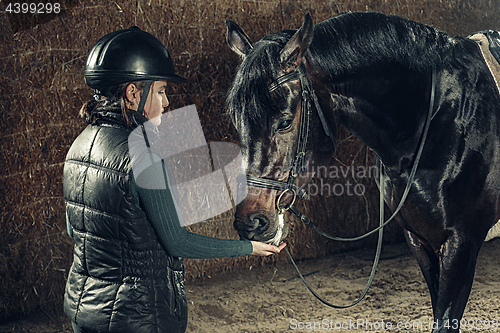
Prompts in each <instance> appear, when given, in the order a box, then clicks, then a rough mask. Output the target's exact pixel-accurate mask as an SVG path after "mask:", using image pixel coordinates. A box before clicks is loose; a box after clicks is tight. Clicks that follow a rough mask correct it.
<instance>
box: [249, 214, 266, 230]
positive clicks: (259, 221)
mask: <svg viewBox="0 0 500 333" xmlns="http://www.w3.org/2000/svg"><path fill="white" fill-rule="evenodd" d="M249 220H250V222H251V225H252V229H253V230H254V231H260V232H262V231H264V230H266V229H267V228H268V226H269V219H268V218H267V217H266V216H265V215H262V214H252V215H250V216H249Z"/></svg>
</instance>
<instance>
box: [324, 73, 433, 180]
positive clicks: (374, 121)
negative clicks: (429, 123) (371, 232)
mask: <svg viewBox="0 0 500 333" xmlns="http://www.w3.org/2000/svg"><path fill="white" fill-rule="evenodd" d="M430 82H431V78H430V75H428V74H421V73H415V72H409V71H403V70H389V69H387V68H384V69H381V70H378V71H377V70H373V69H371V70H370V72H369V73H366V74H364V75H363V74H359V73H357V74H356V76H355V77H354V76H353V77H350V78H346V79H343V80H341V81H340V82H335V83H332V84H331V93H332V95H331V96H332V98H333V99H334V100H335V98H338V99H339V100H340V108H339V110H338V111H337V112H338V113H337V119H338V122H339V124H341V125H343V126H344V127H346V128H347V129H348V130H350V131H351V132H352V133H353V134H355V135H356V136H357V137H358V138H359V139H360V140H361V141H363V142H364V143H365V144H366V145H367V146H368V147H370V148H371V149H372V150H373V151H374V152H375V153H376V154H377V155H378V156H379V157H380V158H381V160H382V161H383V163H384V164H385V165H386V166H387V167H389V168H394V169H397V170H399V171H401V169H402V168H404V167H405V166H407V165H408V164H409V163H411V161H412V159H413V155H414V153H415V151H416V149H417V146H418V142H419V138H420V135H421V133H422V129H423V126H424V122H425V117H426V114H427V111H428V103H429V95H430V93H429V92H430V85H431V83H430Z"/></svg>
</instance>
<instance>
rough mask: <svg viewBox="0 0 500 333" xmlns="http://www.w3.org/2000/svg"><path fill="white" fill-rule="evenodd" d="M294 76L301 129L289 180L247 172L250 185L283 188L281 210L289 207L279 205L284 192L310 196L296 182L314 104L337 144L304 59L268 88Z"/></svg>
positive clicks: (304, 163) (302, 165) (307, 141)
mask: <svg viewBox="0 0 500 333" xmlns="http://www.w3.org/2000/svg"><path fill="white" fill-rule="evenodd" d="M293 80H300V85H301V88H302V105H301V113H300V129H299V139H298V142H297V152H296V153H295V158H294V160H293V165H292V168H291V170H290V175H289V177H288V181H287V182H283V181H279V180H273V179H267V178H261V177H254V176H251V175H247V185H249V186H254V187H260V188H267V189H271V190H277V191H283V193H281V195H280V196H279V198H278V200H277V202H276V206H277V209H278V211H281V212H284V211H285V210H287V209H288V208H287V207H285V206H284V205H280V201H281V197H282V195H283V194H284V193H285V192H288V191H290V192H292V194H293V195H294V198H295V196H299V197H300V198H302V199H304V200H308V199H309V196H308V194H307V192H306V191H305V190H304V189H303V188H300V187H298V186H297V185H295V181H296V180H297V177H298V175H299V174H300V173H301V172H302V170H304V169H305V167H306V152H307V146H308V143H309V134H310V132H311V118H312V109H313V105H314V109H316V112H317V113H318V116H319V119H320V121H321V125H322V126H323V130H324V131H325V134H326V135H327V136H328V137H329V138H330V140H331V142H332V145H333V149H334V150H335V146H336V141H335V137H334V136H333V133H332V131H331V129H330V126H329V125H328V122H327V121H326V118H325V115H324V113H323V110H322V109H321V106H320V105H319V102H318V97H317V96H316V93H315V92H314V89H313V88H312V83H311V78H310V77H309V73H308V72H307V70H306V68H305V65H304V64H303V63H301V64H300V65H299V67H298V68H297V69H296V70H295V71H293V72H291V73H288V74H285V75H283V76H281V77H279V78H278V79H276V80H275V81H274V82H272V83H271V84H269V92H270V93H271V92H273V91H275V90H276V89H278V88H279V87H280V86H281V85H283V84H285V83H287V82H289V81H293Z"/></svg>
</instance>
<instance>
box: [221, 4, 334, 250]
mask: <svg viewBox="0 0 500 333" xmlns="http://www.w3.org/2000/svg"><path fill="white" fill-rule="evenodd" d="M226 24H227V42H228V44H229V46H230V48H231V49H232V50H233V51H234V52H236V53H237V54H238V55H239V56H240V58H241V60H242V62H241V65H240V66H239V69H238V71H237V73H236V76H235V79H234V81H233V84H232V87H231V88H230V90H229V93H228V99H227V109H228V113H229V115H230V117H231V119H232V121H233V124H234V126H235V127H236V129H237V131H238V133H239V136H240V144H241V150H242V154H243V163H244V169H245V170H246V173H247V177H249V179H250V178H252V179H253V180H254V181H253V182H249V185H250V186H249V191H248V194H247V197H246V198H245V199H244V200H243V201H242V202H241V203H240V204H239V205H238V206H237V210H236V215H235V222H234V227H235V229H236V230H237V231H238V233H239V235H240V237H241V238H242V239H251V240H258V241H263V242H268V243H273V244H279V242H280V241H281V240H282V239H284V238H285V237H286V236H287V234H288V231H289V227H288V226H287V225H286V224H283V220H282V219H281V221H280V218H279V215H280V213H283V211H284V209H283V207H285V206H286V205H287V204H289V203H291V202H292V201H293V200H294V199H295V197H296V195H297V194H298V193H297V192H299V191H300V188H301V187H303V186H304V185H305V184H306V183H307V182H308V180H309V179H310V178H311V177H312V175H313V173H312V172H308V170H310V166H311V165H312V163H315V164H316V163H318V164H326V163H327V162H328V161H325V158H326V157H327V158H328V159H329V158H330V157H331V156H332V155H333V152H334V150H335V142H334V140H333V139H332V143H333V144H331V143H330V139H328V137H327V136H326V134H325V131H323V130H322V129H321V127H322V124H321V121H320V119H318V117H317V116H314V117H311V116H309V117H306V116H305V113H306V112H308V111H309V110H308V109H306V108H304V106H305V104H308V105H309V104H310V102H306V101H305V99H304V93H305V92H304V89H305V88H304V82H305V81H306V80H307V81H309V84H315V81H314V76H311V77H310V76H307V78H305V77H304V75H306V74H307V73H305V71H307V72H313V71H314V70H313V68H312V67H313V66H312V63H311V62H310V61H308V59H310V58H309V57H308V56H307V55H308V48H309V45H310V44H311V42H312V40H313V36H314V26H313V22H312V19H311V16H310V15H309V14H306V16H305V19H304V22H303V24H302V26H301V28H300V29H298V30H296V31H295V30H285V31H281V32H278V33H275V34H271V35H268V36H266V37H264V38H262V39H261V40H260V41H258V42H256V43H255V44H254V43H252V42H251V40H250V38H249V37H248V36H247V34H246V33H245V32H244V31H243V30H242V29H241V28H240V27H239V26H238V25H237V24H236V23H234V22H232V21H229V20H227V21H226ZM299 72H300V73H302V75H299V74H297V75H295V73H299ZM314 90H316V91H317V92H318V91H319V92H321V91H322V87H321V86H315V87H314ZM319 97H320V98H319V100H318V102H317V103H318V104H321V105H322V107H331V106H330V105H329V103H331V101H330V99H329V98H330V95H328V98H327V99H322V98H321V97H322V96H321V94H319ZM303 118H305V120H303ZM304 122H307V124H306V125H304ZM328 122H329V123H330V124H332V123H333V124H334V123H335V120H334V119H328ZM323 127H324V124H323ZM332 128H334V129H336V126H335V125H334V126H333V127H332ZM301 138H302V140H301ZM331 138H333V134H331ZM304 140H305V142H304ZM299 174H301V176H300V177H299V176H298V175H299ZM292 177H293V178H292ZM256 179H257V181H255V180H256ZM262 182H264V183H267V186H266V184H264V186H259V185H258V184H259V183H262ZM270 182H272V184H273V185H274V186H269V183H270ZM280 184H284V185H282V186H281V185H280ZM302 192H304V191H303V190H302ZM302 194H303V196H304V197H305V195H304V193H302Z"/></svg>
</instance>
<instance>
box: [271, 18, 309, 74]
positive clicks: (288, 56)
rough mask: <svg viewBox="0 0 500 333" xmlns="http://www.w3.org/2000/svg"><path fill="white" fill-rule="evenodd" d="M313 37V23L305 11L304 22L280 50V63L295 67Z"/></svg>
mask: <svg viewBox="0 0 500 333" xmlns="http://www.w3.org/2000/svg"><path fill="white" fill-rule="evenodd" d="M313 37H314V24H313V20H312V18H311V14H309V12H306V15H305V17H304V22H303V23H302V26H301V27H300V29H299V30H297V32H296V33H295V34H294V35H293V36H292V38H290V40H289V41H288V42H287V43H286V45H285V47H284V48H283V50H281V52H280V58H279V60H280V63H281V64H282V65H285V66H286V67H288V66H294V67H295V68H296V67H298V66H299V65H300V62H301V60H302V56H303V55H304V53H305V52H306V51H307V49H308V48H309V45H311V42H312V40H313Z"/></svg>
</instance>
